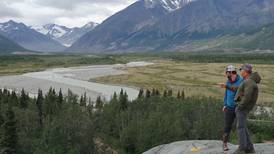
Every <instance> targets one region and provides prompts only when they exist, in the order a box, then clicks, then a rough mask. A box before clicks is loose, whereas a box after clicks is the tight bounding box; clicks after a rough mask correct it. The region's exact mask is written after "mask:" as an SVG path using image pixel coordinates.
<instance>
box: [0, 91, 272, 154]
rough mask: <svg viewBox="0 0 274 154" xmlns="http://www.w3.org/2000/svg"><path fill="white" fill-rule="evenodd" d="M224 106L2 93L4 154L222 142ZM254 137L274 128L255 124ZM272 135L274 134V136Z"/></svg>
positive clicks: (190, 100)
mask: <svg viewBox="0 0 274 154" xmlns="http://www.w3.org/2000/svg"><path fill="white" fill-rule="evenodd" d="M222 105H223V102H222V100H220V99H216V98H212V97H205V96H200V97H197V96H196V97H186V95H185V91H184V90H182V91H178V92H173V91H172V90H165V91H163V92H162V93H161V92H160V91H159V90H157V89H150V90H148V89H147V90H144V89H140V91H139V94H138V97H137V98H136V99H135V100H129V99H128V95H127V93H126V91H124V90H123V89H121V91H120V92H119V93H116V92H115V93H114V94H113V96H112V98H111V100H110V101H105V100H104V99H103V98H101V97H100V96H99V97H98V98H97V100H96V101H94V102H93V101H91V100H90V99H89V98H87V96H86V94H83V95H81V96H80V97H79V96H77V95H75V94H73V92H72V91H70V90H68V92H67V94H66V95H65V96H64V94H63V92H62V91H61V90H59V91H56V90H55V89H53V88H50V89H49V90H48V91H47V92H46V93H45V94H44V93H43V91H42V90H39V91H38V95H37V97H36V98H30V97H29V95H28V94H27V93H26V92H25V90H24V89H22V91H21V93H20V94H17V93H16V92H14V91H11V92H10V91H8V90H6V89H3V90H1V89H0V126H1V127H0V149H1V150H0V152H1V153H5V154H17V153H19V154H32V153H33V154H62V153H64V154H97V153H104V152H102V151H104V149H98V147H97V146H96V144H95V141H94V140H95V138H97V137H100V138H101V139H102V140H103V142H104V144H106V145H109V146H110V147H112V148H113V149H115V150H116V151H117V152H118V153H121V154H139V153H142V152H144V151H146V150H148V149H150V148H152V147H154V146H158V145H161V144H165V143H170V142H174V141H179V140H219V139H220V138H221V135H222V130H223V119H224V118H223V114H222V112H221V108H222ZM251 126H252V127H251V133H252V134H255V135H256V133H259V132H258V130H260V133H261V134H259V135H260V136H259V137H260V139H261V140H262V139H264V137H265V136H264V135H270V136H271V135H273V134H274V133H273V131H269V130H271V129H270V128H272V127H273V126H274V125H273V124H268V127H267V129H265V128H266V127H263V125H261V124H260V125H256V124H254V123H251ZM272 133H273V134H272Z"/></svg>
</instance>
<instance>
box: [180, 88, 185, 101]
mask: <svg viewBox="0 0 274 154" xmlns="http://www.w3.org/2000/svg"><path fill="white" fill-rule="evenodd" d="M185 97H186V96H185V91H184V90H183V91H182V93H181V99H182V100H184V99H185Z"/></svg>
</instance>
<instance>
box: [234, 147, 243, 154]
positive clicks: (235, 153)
mask: <svg viewBox="0 0 274 154" xmlns="http://www.w3.org/2000/svg"><path fill="white" fill-rule="evenodd" d="M233 154H246V152H245V150H241V149H239V148H238V149H237V150H236V151H234V152H233Z"/></svg>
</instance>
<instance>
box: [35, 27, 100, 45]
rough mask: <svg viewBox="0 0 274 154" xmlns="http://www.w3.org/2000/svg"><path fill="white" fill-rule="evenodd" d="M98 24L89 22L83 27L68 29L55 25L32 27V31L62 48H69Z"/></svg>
mask: <svg viewBox="0 0 274 154" xmlns="http://www.w3.org/2000/svg"><path fill="white" fill-rule="evenodd" d="M97 25H98V24H97V23H94V22H89V23H87V24H86V25H84V26H83V27H80V28H78V27H74V28H68V27H66V26H61V25H57V24H46V25H44V26H40V27H32V29H34V30H36V31H37V32H40V33H42V34H44V35H47V36H48V37H50V38H52V39H54V40H56V41H58V42H60V43H61V44H63V45H64V46H70V45H71V44H72V43H74V42H75V41H76V40H77V39H79V38H80V37H81V36H83V35H84V34H85V33H87V32H89V31H91V30H93V29H94V28H95V27H96V26H97Z"/></svg>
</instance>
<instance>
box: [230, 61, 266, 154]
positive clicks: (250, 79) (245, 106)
mask: <svg viewBox="0 0 274 154" xmlns="http://www.w3.org/2000/svg"><path fill="white" fill-rule="evenodd" d="M240 71H241V76H242V77H243V78H244V81H243V82H242V83H241V85H240V87H239V89H238V92H237V94H236V97H235V101H236V106H237V107H236V119H237V134H238V141H239V147H238V149H237V150H236V151H235V152H234V154H242V153H255V149H254V146H253V144H252V142H251V139H250V136H249V132H248V129H247V115H248V113H249V112H250V110H252V109H253V107H254V106H255V104H256V102H257V99H258V92H259V90H258V86H257V84H259V83H260V81H261V77H260V75H259V74H258V73H257V72H255V73H253V72H252V66H251V65H250V64H244V65H242V66H241V67H240Z"/></svg>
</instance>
